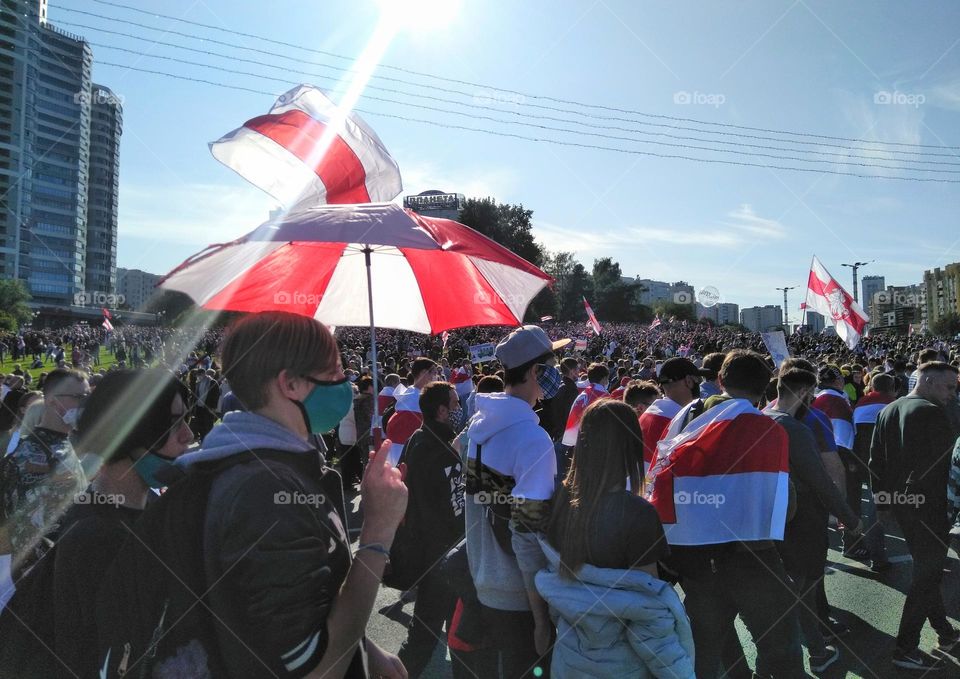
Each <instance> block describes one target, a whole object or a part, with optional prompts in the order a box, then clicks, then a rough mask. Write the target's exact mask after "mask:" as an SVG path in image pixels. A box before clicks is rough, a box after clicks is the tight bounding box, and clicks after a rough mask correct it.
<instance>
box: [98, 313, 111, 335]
mask: <svg viewBox="0 0 960 679" xmlns="http://www.w3.org/2000/svg"><path fill="white" fill-rule="evenodd" d="M100 325H102V326H103V327H104V328H106V329H107V332H110V331H112V330H113V323H111V322H110V319H109V318H106V317H104V319H103V323H101V324H100Z"/></svg>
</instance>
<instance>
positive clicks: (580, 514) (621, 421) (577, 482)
mask: <svg viewBox="0 0 960 679" xmlns="http://www.w3.org/2000/svg"><path fill="white" fill-rule="evenodd" d="M627 479H629V480H630V492H632V493H634V494H637V495H638V494H640V493H641V492H642V490H643V433H642V432H641V431H640V422H639V421H638V419H637V413H636V411H635V410H634V409H633V408H631V407H630V406H628V405H627V404H626V403H624V402H623V401H618V400H616V399H612V398H603V399H600V400H598V401H594V402H593V403H591V404H590V406H588V407H587V409H586V410H585V411H584V413H583V419H581V420H580V433H579V434H578V436H577V445H576V446H575V447H574V449H573V459H572V460H571V461H570V471H568V472H567V477H566V478H565V479H564V481H563V485H562V486H561V488H560V492H559V493H558V494H557V501H556V503H555V505H554V512H553V516H552V517H551V521H552V522H553V523H555V524H556V523H557V522H559V525H556V528H558V529H560V530H561V531H562V532H560V533H559V534H556V535H557V539H558V542H559V544H557V545H556V546H557V547H559V548H560V573H561V574H562V575H563V576H564V577H569V578H574V577H575V574H576V571H577V569H579V568H580V566H582V565H583V564H584V563H586V562H587V561H589V559H590V553H589V540H590V534H591V526H592V524H593V522H594V521H595V520H596V518H597V512H598V510H599V506H600V501H601V499H602V498H603V495H604V494H605V493H608V492H611V491H616V490H626V488H627ZM550 534H551V535H554V534H555V533H554V531H552V530H551V531H550Z"/></svg>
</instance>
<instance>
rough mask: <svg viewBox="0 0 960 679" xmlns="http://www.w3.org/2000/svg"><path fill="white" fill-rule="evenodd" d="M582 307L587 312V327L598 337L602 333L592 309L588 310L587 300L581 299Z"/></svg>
mask: <svg viewBox="0 0 960 679" xmlns="http://www.w3.org/2000/svg"><path fill="white" fill-rule="evenodd" d="M583 306H584V308H585V309H586V310H587V326H588V327H589V328H591V329H592V330H593V332H594V333H596V334H597V335H599V334H600V333H601V332H603V329H602V328H601V327H600V321H598V320H597V317H596V315H595V314H594V313H593V309H591V308H590V303H589V302H588V301H587V298H586V297H584V298H583Z"/></svg>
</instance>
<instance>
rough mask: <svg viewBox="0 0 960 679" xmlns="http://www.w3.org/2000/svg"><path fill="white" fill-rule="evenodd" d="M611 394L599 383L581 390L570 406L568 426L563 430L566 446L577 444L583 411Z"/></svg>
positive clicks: (563, 440)
mask: <svg viewBox="0 0 960 679" xmlns="http://www.w3.org/2000/svg"><path fill="white" fill-rule="evenodd" d="M609 396H610V394H609V393H608V392H607V390H606V389H604V388H603V387H602V386H601V385H599V384H592V383H590V384H588V385H587V388H586V389H584V390H583V391H581V392H580V393H579V394H578V395H577V398H576V399H574V401H573V405H572V406H570V414H569V415H568V416H567V426H566V427H564V430H563V439H562V440H561V443H563V445H565V446H575V445H577V434H579V433H580V420H582V419H583V411H585V410H586V409H587V406H588V405H590V404H591V403H593V402H594V401H596V400H598V399H601V398H605V397H609Z"/></svg>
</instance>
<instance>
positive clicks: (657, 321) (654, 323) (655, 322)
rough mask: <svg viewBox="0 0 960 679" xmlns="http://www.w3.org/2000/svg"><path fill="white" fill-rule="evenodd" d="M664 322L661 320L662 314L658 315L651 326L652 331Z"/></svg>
mask: <svg viewBox="0 0 960 679" xmlns="http://www.w3.org/2000/svg"><path fill="white" fill-rule="evenodd" d="M662 322H663V321H661V320H660V314H657V315H656V317H655V318H654V319H653V323H651V324H650V329H651V330H653V329H654V328H656V327H657V326H659V325H660V324H661V323H662Z"/></svg>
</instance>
